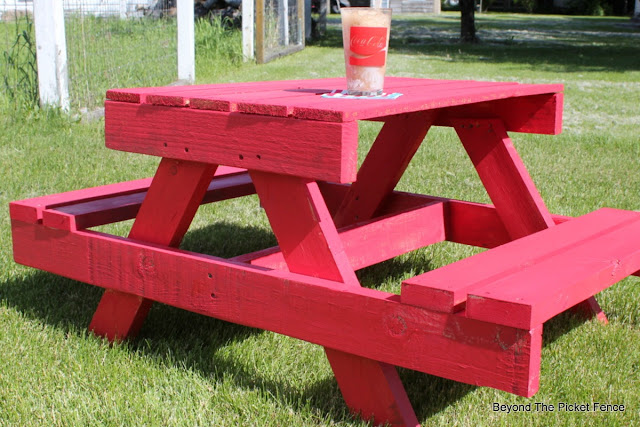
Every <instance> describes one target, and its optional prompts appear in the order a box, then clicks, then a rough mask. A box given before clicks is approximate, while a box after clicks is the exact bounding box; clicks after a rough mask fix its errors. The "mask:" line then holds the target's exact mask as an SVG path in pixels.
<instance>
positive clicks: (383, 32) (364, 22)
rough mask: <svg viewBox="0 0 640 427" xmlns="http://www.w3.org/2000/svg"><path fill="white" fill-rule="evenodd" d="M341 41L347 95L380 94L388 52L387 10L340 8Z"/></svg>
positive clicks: (389, 26)
mask: <svg viewBox="0 0 640 427" xmlns="http://www.w3.org/2000/svg"><path fill="white" fill-rule="evenodd" d="M340 14H341V15H342V41H343V43H344V61H345V67H346V71H347V91H348V93H349V95H380V94H381V93H382V90H383V88H384V72H385V69H386V65H387V51H388V50H389V34H390V32H389V30H390V28H391V9H384V8H373V7H342V8H340Z"/></svg>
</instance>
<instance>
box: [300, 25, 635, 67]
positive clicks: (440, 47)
mask: <svg viewBox="0 0 640 427" xmlns="http://www.w3.org/2000/svg"><path fill="white" fill-rule="evenodd" d="M339 22H340V21H339V18H338V19H335V18H334V19H331V20H330V21H329V25H328V27H327V32H326V35H325V36H324V37H323V38H322V39H319V40H316V41H314V42H312V43H310V44H311V45H315V46H323V47H334V48H340V49H341V48H342V32H341V29H340V26H339ZM599 22H600V21H594V20H593V19H589V18H580V17H562V18H559V17H555V18H548V19H545V18H543V17H539V18H534V17H530V18H529V19H525V18H522V19H504V18H500V15H493V16H491V15H489V16H485V17H483V18H482V19H480V20H478V21H477V26H478V36H479V37H480V39H481V41H480V43H477V44H464V43H461V42H460V41H459V32H460V22H459V19H457V18H454V17H446V18H444V19H443V18H439V17H430V18H429V17H427V18H424V19H396V20H394V21H393V22H392V29H391V39H390V42H389V52H390V53H392V54H401V55H410V56H421V55H422V56H425V60H430V61H434V60H435V61H446V62H451V63H477V62H478V61H480V62H484V63H493V64H509V63H522V64H527V65H529V66H530V67H531V69H535V70H536V71H549V72H569V71H570V72H599V71H600V72H601V71H615V72H625V71H635V70H640V56H639V55H638V53H637V46H638V43H639V42H640V32H639V31H629V30H627V29H625V28H624V27H622V26H619V24H616V23H615V22H614V21H611V22H609V21H602V22H604V23H605V24H599Z"/></svg>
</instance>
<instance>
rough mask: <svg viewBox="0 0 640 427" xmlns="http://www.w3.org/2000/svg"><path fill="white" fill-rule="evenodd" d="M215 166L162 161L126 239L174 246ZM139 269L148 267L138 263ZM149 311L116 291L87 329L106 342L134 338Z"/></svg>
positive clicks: (145, 302)
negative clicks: (107, 340)
mask: <svg viewBox="0 0 640 427" xmlns="http://www.w3.org/2000/svg"><path fill="white" fill-rule="evenodd" d="M216 168H217V166H216V165H209V164H205V163H195V162H183V161H180V160H173V159H162V160H161V161H160V165H159V166H158V170H157V171H156V174H155V175H154V177H153V181H152V182H151V186H150V187H149V190H148V191H147V194H146V196H145V198H144V201H143V203H142V206H140V210H139V211H138V214H137V216H136V220H135V222H134V223H133V226H132V228H131V232H130V233H129V237H130V238H132V239H136V240H140V241H145V242H148V243H155V244H160V245H167V246H178V245H179V244H180V241H181V240H182V237H183V236H184V234H185V233H186V232H187V229H188V228H189V225H190V224H191V221H192V220H193V217H194V215H195V213H196V211H197V209H198V207H199V206H200V202H201V201H202V198H203V197H204V193H205V191H206V190H207V187H208V186H209V183H210V182H211V180H212V179H213V177H214V175H215V172H216ZM138 261H139V262H140V268H141V269H146V268H148V264H147V263H146V261H145V260H143V259H141V260H138ZM150 308H151V300H147V299H141V298H137V297H135V296H134V295H128V294H127V293H123V292H120V291H115V290H112V291H110V292H105V294H104V295H103V297H102V299H101V300H100V303H99V304H98V308H97V309H96V312H95V313H94V315H93V318H92V319H91V323H90V325H89V330H91V331H93V332H94V333H95V334H97V335H100V336H104V337H106V338H107V339H109V340H110V341H112V340H115V339H125V338H127V337H129V336H135V335H136V334H137V333H138V331H139V330H140V328H141V327H142V323H143V322H144V319H145V317H146V315H147V313H148V312H149V309H150Z"/></svg>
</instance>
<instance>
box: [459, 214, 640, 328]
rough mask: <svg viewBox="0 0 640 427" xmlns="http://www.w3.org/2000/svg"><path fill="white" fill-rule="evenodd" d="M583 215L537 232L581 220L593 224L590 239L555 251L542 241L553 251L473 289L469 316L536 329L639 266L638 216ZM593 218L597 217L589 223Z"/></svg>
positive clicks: (469, 299)
mask: <svg viewBox="0 0 640 427" xmlns="http://www.w3.org/2000/svg"><path fill="white" fill-rule="evenodd" d="M629 214H632V215H629ZM630 216H631V217H632V218H631V219H629V217H630ZM583 218H584V221H579V220H580V219H581V218H580V219H575V220H573V221H570V222H569V223H567V224H565V225H560V226H557V227H554V228H552V229H550V230H548V231H546V232H541V233H538V234H546V235H547V236H548V235H549V234H550V233H554V232H555V233H557V232H559V230H560V229H563V231H566V228H568V226H569V225H570V224H571V223H572V222H580V223H581V225H582V226H583V227H585V226H590V231H591V235H590V236H589V237H587V238H584V239H581V240H580V241H578V242H576V243H575V244H573V245H569V246H568V247H564V248H563V249H562V250H560V249H558V250H555V251H554V250H553V248H554V247H553V246H551V245H550V244H549V243H548V242H546V241H544V242H543V243H542V244H544V245H545V247H546V248H548V250H550V251H551V254H548V255H547V256H543V257H541V258H539V259H536V260H533V261H532V264H531V265H525V266H521V267H520V268H518V269H514V270H515V271H510V272H508V271H505V272H504V273H503V274H500V275H496V277H494V278H492V279H491V280H490V281H489V283H485V284H483V285H482V286H478V287H475V288H473V289H470V290H469V295H468V296H467V316H468V317H470V318H474V319H478V320H485V321H488V322H494V323H497V324H501V325H507V326H513V327H517V328H524V329H527V328H533V327H535V326H536V325H540V324H542V323H543V322H545V321H547V320H548V319H550V318H551V317H553V316H555V315H556V314H559V313H562V312H563V311H565V310H567V309H569V308H571V307H573V306H575V305H576V304H578V303H580V302H581V301H585V300H587V299H588V298H590V297H592V296H593V295H595V294H597V293H598V292H600V291H602V290H604V289H606V288H608V287H609V286H611V285H613V284H615V283H617V282H619V281H620V280H622V279H624V278H625V277H627V276H629V275H631V274H633V273H634V272H635V271H638V270H640V247H638V240H639V239H640V214H637V213H635V212H633V213H632V212H628V211H618V210H613V209H601V210H599V211H596V212H594V213H591V214H588V215H586V216H585V217H583ZM591 218H595V219H596V221H587V219H591ZM617 221H619V223H616V222H617ZM583 222H589V223H590V224H589V225H584V224H582V223H583ZM593 222H596V224H593ZM564 234H566V233H564ZM522 240H525V239H522ZM531 243H533V242H531Z"/></svg>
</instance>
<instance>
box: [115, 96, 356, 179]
mask: <svg viewBox="0 0 640 427" xmlns="http://www.w3.org/2000/svg"><path fill="white" fill-rule="evenodd" d="M105 105H106V113H105V139H106V145H107V147H109V148H113V149H116V150H122V151H130V152H136V153H143V154H151V155H156V156H161V157H171V158H176V159H183V160H191V161H201V162H208V163H215V164H225V165H229V166H236V167H242V168H247V169H254V170H263V171H269V172H274V173H281V174H286V175H295V176H303V177H309V178H313V179H324V180H330V181H337V182H351V181H353V180H354V179H355V175H356V167H357V143H358V129H357V124H356V123H325V122H308V121H303V120H290V119H285V118H278V117H267V116H257V115H248V114H240V113H224V112H218V111H205V110H195V109H191V108H172V107H159V106H150V105H137V104H127V103H123V102H110V101H108V102H106V103H105Z"/></svg>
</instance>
